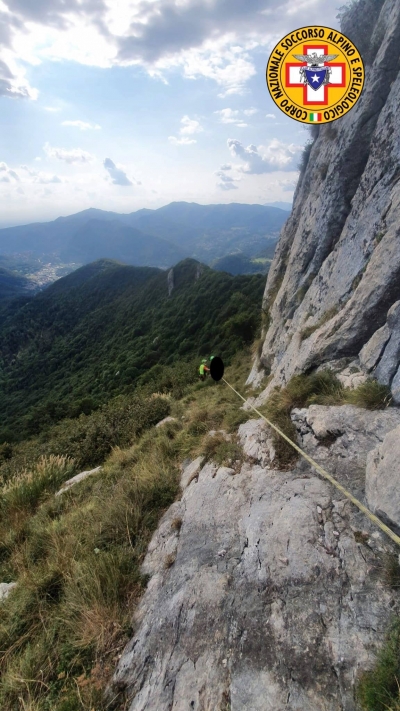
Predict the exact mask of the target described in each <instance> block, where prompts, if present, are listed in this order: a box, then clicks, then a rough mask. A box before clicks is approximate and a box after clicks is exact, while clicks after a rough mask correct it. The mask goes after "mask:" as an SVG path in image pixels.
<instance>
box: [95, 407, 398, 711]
mask: <svg viewBox="0 0 400 711" xmlns="http://www.w3.org/2000/svg"><path fill="white" fill-rule="evenodd" d="M293 421H294V423H295V425H296V428H297V431H298V436H299V440H300V442H301V444H302V446H303V447H304V448H305V449H306V451H307V452H309V453H310V454H312V455H313V456H314V457H315V458H316V459H317V460H318V461H319V462H321V463H323V464H324V465H325V466H326V460H327V459H328V457H329V465H330V470H333V472H334V473H335V476H336V477H337V478H339V479H340V480H341V481H342V482H344V483H345V485H346V487H347V488H351V489H352V490H354V491H355V492H356V493H357V494H358V495H359V496H361V497H363V486H364V477H365V465H366V458H367V454H368V452H370V451H372V450H373V449H375V447H376V446H377V444H382V443H384V442H385V437H386V436H387V434H388V432H390V431H391V430H393V428H396V427H397V428H398V427H399V426H400V413H399V412H397V411H396V410H386V411H383V412H378V413H377V412H367V411H365V410H361V409H358V408H355V407H352V406H345V407H342V408H340V407H333V408H332V407H322V406H312V407H310V408H309V409H308V410H296V411H295V412H294V415H293ZM240 440H241V441H242V443H243V445H244V448H245V451H247V452H248V455H249V457H245V461H244V463H243V465H242V467H241V469H240V471H239V473H237V474H235V470H234V469H231V468H226V467H218V466H217V465H215V464H213V463H212V462H210V463H207V464H203V463H202V461H201V459H198V460H196V461H195V462H193V463H187V465H186V466H185V468H184V470H183V472H182V481H181V486H182V496H181V499H180V500H179V501H177V502H175V503H174V504H173V505H172V506H171V507H170V509H169V510H168V511H167V513H166V514H165V515H164V517H163V519H162V521H161V523H160V526H159V528H158V530H157V531H156V533H155V534H154V536H153V539H152V541H151V544H150V546H149V549H148V552H147V556H146V558H145V561H144V564H143V573H145V574H147V575H149V576H150V580H149V583H148V587H147V590H146V593H145V595H144V597H143V599H142V601H141V603H140V605H139V608H138V610H137V612H136V615H135V620H134V625H135V635H134V637H133V639H132V640H131V642H130V643H129V644H128V646H127V647H126V649H125V651H124V653H123V655H122V657H121V660H120V662H119V665H118V668H117V671H116V673H115V675H114V679H113V682H112V685H111V687H110V689H109V701H110V702H111V701H112V699H114V702H115V703H117V705H118V704H119V707H120V702H121V697H123V696H125V697H126V702H127V703H126V708H129V709H130V711H170V710H171V709H173V711H187V710H189V709H194V710H195V711H196V710H197V711H214V710H215V709H218V710H220V709H224V710H225V709H230V710H231V711H266V710H267V709H270V710H271V711H283V710H285V711H355V709H356V702H355V683H356V680H357V678H358V676H359V674H360V672H361V671H362V670H363V669H365V668H366V667H367V666H368V665H369V664H370V663H371V662H372V660H373V659H374V654H375V651H376V650H377V648H378V647H379V645H380V643H381V642H382V640H383V638H384V635H385V630H386V628H387V625H388V622H389V619H390V615H391V614H392V611H393V608H395V607H396V605H397V603H398V596H397V594H396V593H394V592H392V591H391V590H390V589H389V588H388V587H387V586H385V585H384V584H383V582H382V580H381V575H382V574H381V568H382V563H381V559H382V554H383V552H384V549H385V547H386V546H390V541H389V539H386V538H385V536H384V535H383V534H382V533H381V532H380V531H379V529H375V528H374V527H372V524H371V523H370V522H369V520H368V519H367V518H366V517H364V516H363V515H362V514H361V513H360V512H359V511H358V510H357V509H355V508H354V507H352V506H351V504H350V503H349V502H347V501H346V500H345V499H342V497H341V495H340V494H339V493H338V492H337V491H336V490H335V489H333V488H332V487H331V486H330V485H329V484H328V483H327V482H326V481H324V480H321V479H320V478H319V477H317V476H316V475H315V472H314V471H313V470H312V469H311V468H310V466H309V465H308V463H307V462H305V461H304V460H301V461H299V462H298V463H297V465H296V466H295V468H294V469H293V470H292V471H286V472H281V471H277V470H276V469H274V468H273V463H269V459H270V449H269V446H268V435H267V433H266V430H265V423H264V422H263V421H262V420H252V421H251V422H250V423H247V424H246V425H242V426H241V428H240ZM121 703H122V702H121ZM124 708H125V706H124Z"/></svg>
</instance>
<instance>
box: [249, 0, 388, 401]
mask: <svg viewBox="0 0 400 711" xmlns="http://www.w3.org/2000/svg"><path fill="white" fill-rule="evenodd" d="M361 4H362V3H361ZM380 6H382V3H377V4H376V5H375V8H376V11H377V12H378V13H379V17H378V18H377V20H376V22H375V23H372V25H371V23H370V25H371V26H370V30H368V27H367V28H366V29H365V31H364V35H363V36H364V43H365V42H366V40H365V32H367V31H371V32H372V35H371V36H370V37H369V38H368V47H370V48H373V51H372V49H371V51H368V52H366V56H367V58H368V57H369V59H370V61H371V63H370V64H367V66H366V84H365V88H364V91H363V94H362V97H361V99H360V101H359V102H358V104H357V105H356V107H354V108H353V110H352V111H351V112H349V113H348V114H347V115H346V116H344V117H342V118H341V119H338V120H337V121H335V122H333V123H332V124H329V125H326V126H321V127H320V131H319V135H318V137H317V138H316V140H315V142H314V145H313V147H312V150H311V155H310V159H309V163H308V166H307V168H306V171H305V173H304V175H303V176H302V177H301V178H300V181H299V184H298V187H297V190H296V195H295V200H294V209H293V212H292V214H291V216H290V218H289V219H288V221H287V223H286V225H285V227H284V228H283V231H282V234H281V237H280V240H279V243H278V247H277V250H276V254H275V257H274V260H273V263H272V265H271V269H270V271H269V275H268V280H267V285H266V290H265V296H264V308H268V309H269V312H270V317H271V324H270V327H269V329H268V332H267V334H266V338H265V342H264V346H263V350H262V355H261V365H262V366H263V367H264V368H266V369H267V370H268V371H271V372H272V373H273V375H274V379H273V381H272V382H271V383H270V385H269V388H268V392H269V391H270V390H271V388H272V387H274V385H276V384H282V383H285V382H286V381H287V380H288V379H289V378H290V377H291V376H292V375H293V374H295V373H297V372H303V371H307V370H310V369H312V368H313V367H316V366H318V365H320V364H321V363H322V362H325V361H328V360H333V359H336V358H340V357H356V356H357V355H358V354H359V352H360V351H361V349H362V348H363V347H364V346H365V345H366V344H367V342H368V341H369V340H370V339H371V338H372V337H373V336H374V334H375V332H376V331H378V330H379V329H382V328H383V327H384V326H385V323H386V317H387V312H388V310H389V309H390V307H391V306H392V305H393V304H394V303H395V302H396V301H398V300H399V298H400V182H399V181H400V121H399V114H398V112H399V105H400V76H399V66H400V65H399V58H400V3H399V2H397V1H396V0H386V2H384V3H383V6H382V7H381V10H380V12H379V7H380ZM361 19H362V18H361V17H360V21H361ZM353 24H354V22H353ZM368 26H369V25H368ZM396 328H397V327H396ZM306 329H307V330H306ZM311 331H313V332H311ZM399 333H400V332H399ZM380 337H382V339H383V335H382V331H381V332H380V334H378V336H377V337H376V338H377V340H378V341H379V338H380ZM383 340H384V339H383ZM394 340H396V342H397V341H400V335H399V336H396V339H393V338H392V345H393V346H394ZM382 342H383V341H382ZM399 353H400V349H399V348H394V349H393V353H392V354H391V355H390V358H391V359H392V361H393V359H394V360H396V363H395V365H396V367H395V368H394V369H393V368H392V370H391V377H390V378H389V384H391V382H392V380H393V378H394V377H395V374H396V372H397V370H398V365H399V359H400V356H399ZM393 370H394V372H392V371H393ZM376 375H377V377H378V378H380V377H381V374H380V371H379V370H378V372H377V373H376ZM253 377H255V374H253ZM386 380H387V378H386ZM399 380H400V375H399ZM383 381H384V379H382V382H383Z"/></svg>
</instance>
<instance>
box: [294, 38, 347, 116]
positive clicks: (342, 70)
mask: <svg viewBox="0 0 400 711" xmlns="http://www.w3.org/2000/svg"><path fill="white" fill-rule="evenodd" d="M311 52H316V53H317V54H318V55H327V54H328V46H327V45H316V44H305V45H304V48H303V54H311ZM321 66H323V67H329V69H330V70H331V75H330V79H329V84H324V85H323V86H321V87H320V88H319V89H317V90H316V91H315V90H314V89H312V88H311V87H310V86H308V84H304V82H302V81H301V74H300V69H301V67H307V62H292V63H291V62H288V63H287V64H286V81H285V85H286V86H287V87H296V86H298V87H303V104H304V106H313V105H314V106H315V104H319V105H320V106H328V105H329V99H328V94H329V87H330V86H335V87H345V86H346V64H345V62H329V63H328V62H326V63H324V64H322V65H321Z"/></svg>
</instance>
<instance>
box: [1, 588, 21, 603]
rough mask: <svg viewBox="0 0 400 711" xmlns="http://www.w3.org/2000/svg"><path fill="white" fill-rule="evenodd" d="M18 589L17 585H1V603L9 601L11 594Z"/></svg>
mask: <svg viewBox="0 0 400 711" xmlns="http://www.w3.org/2000/svg"><path fill="white" fill-rule="evenodd" d="M16 587H17V583H0V602H2V601H3V600H7V598H8V596H9V594H10V592H11V591H12V590H14V588H16Z"/></svg>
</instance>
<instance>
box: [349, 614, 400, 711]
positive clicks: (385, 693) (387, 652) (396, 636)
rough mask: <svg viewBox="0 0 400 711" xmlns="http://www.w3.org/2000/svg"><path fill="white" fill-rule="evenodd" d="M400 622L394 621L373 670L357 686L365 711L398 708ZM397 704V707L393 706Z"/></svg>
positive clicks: (382, 710) (384, 710)
mask: <svg viewBox="0 0 400 711" xmlns="http://www.w3.org/2000/svg"><path fill="white" fill-rule="evenodd" d="M399 681H400V621H399V620H396V622H395V623H394V624H393V626H392V629H391V630H390V633H389V635H388V638H387V640H386V643H385V644H384V646H383V648H382V650H381V652H380V653H379V654H378V657H377V660H376V664H375V666H374V668H373V669H371V670H370V671H368V672H365V673H364V674H363V676H362V678H361V680H360V683H359V685H358V698H359V701H360V703H361V706H362V708H363V709H364V710H365V711H387V710H388V709H389V711H390V710H391V709H393V710H394V709H395V708H399V706H398V701H399V695H400V694H399ZM396 702H397V705H396V706H394V704H395V703H396Z"/></svg>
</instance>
